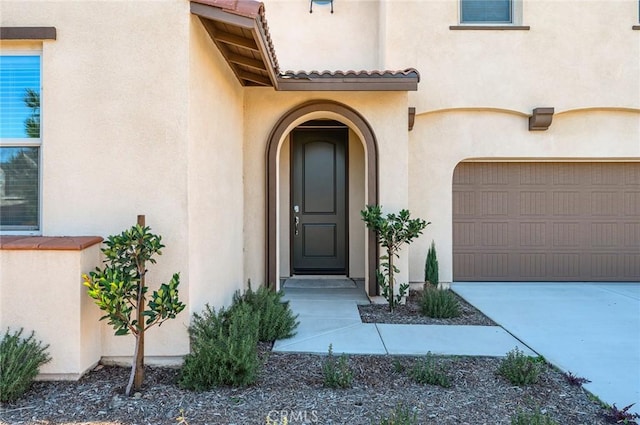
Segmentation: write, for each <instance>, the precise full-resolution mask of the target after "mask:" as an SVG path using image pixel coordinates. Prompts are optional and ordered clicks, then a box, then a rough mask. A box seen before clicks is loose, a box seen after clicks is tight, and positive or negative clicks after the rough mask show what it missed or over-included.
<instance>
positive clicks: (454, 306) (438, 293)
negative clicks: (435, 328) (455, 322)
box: [420, 287, 460, 319]
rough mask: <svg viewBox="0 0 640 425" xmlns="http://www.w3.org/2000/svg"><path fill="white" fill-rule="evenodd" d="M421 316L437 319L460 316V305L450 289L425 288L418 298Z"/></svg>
mask: <svg viewBox="0 0 640 425" xmlns="http://www.w3.org/2000/svg"><path fill="white" fill-rule="evenodd" d="M420 311H421V312H422V314H423V315H425V316H428V317H433V318H438V319H446V318H451V317H458V316H460V305H459V303H458V299H457V298H456V296H455V294H454V293H453V292H451V290H450V289H437V288H431V287H425V288H424V291H422V297H421V298H420Z"/></svg>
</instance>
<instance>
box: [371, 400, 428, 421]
mask: <svg viewBox="0 0 640 425" xmlns="http://www.w3.org/2000/svg"><path fill="white" fill-rule="evenodd" d="M378 423H379V424H380V425H418V418H417V415H416V412H413V413H412V412H411V409H409V408H408V407H406V406H405V405H404V404H398V405H396V407H395V408H394V409H393V412H391V416H388V417H386V418H384V419H381V420H380V422H378Z"/></svg>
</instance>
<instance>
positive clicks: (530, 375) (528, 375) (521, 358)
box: [498, 347, 543, 385]
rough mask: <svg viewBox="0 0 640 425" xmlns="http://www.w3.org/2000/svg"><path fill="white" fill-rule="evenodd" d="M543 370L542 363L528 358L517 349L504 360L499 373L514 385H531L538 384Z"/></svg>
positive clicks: (510, 352)
mask: <svg viewBox="0 0 640 425" xmlns="http://www.w3.org/2000/svg"><path fill="white" fill-rule="evenodd" d="M542 369H543V363H542V362H541V361H538V360H537V359H536V358H534V357H530V356H526V355H525V354H524V353H523V352H522V351H520V350H519V349H518V347H516V348H514V349H513V350H511V351H509V352H508V353H507V357H505V358H504V360H502V363H500V366H499V367H498V373H499V374H500V375H502V376H503V377H505V378H506V379H507V380H508V381H509V382H511V383H512V384H514V385H529V384H535V383H536V382H538V379H539V378H540V374H541V373H542Z"/></svg>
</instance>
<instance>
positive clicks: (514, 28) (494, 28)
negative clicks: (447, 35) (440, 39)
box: [449, 25, 531, 31]
mask: <svg viewBox="0 0 640 425" xmlns="http://www.w3.org/2000/svg"><path fill="white" fill-rule="evenodd" d="M449 29H450V30H456V31H457V30H466V31H476V30H480V31H529V30H530V29H531V27H530V26H529V25H451V26H450V27H449Z"/></svg>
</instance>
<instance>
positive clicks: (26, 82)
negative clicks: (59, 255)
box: [0, 50, 42, 234]
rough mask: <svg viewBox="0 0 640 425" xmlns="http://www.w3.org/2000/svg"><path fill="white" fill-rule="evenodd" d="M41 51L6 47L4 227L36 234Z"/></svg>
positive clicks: (1, 149) (2, 65) (0, 222)
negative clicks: (8, 48)
mask: <svg viewBox="0 0 640 425" xmlns="http://www.w3.org/2000/svg"><path fill="white" fill-rule="evenodd" d="M41 69H42V55H41V52H40V51H31V50H28V51H12V50H9V51H4V50H3V51H2V52H0V232H2V233H23V234H33V233H38V232H39V231H40V222H41V214H40V211H41V207H40V206H41V177H40V175H41V160H40V150H41V145H42V132H41V128H40V114H41V110H40V104H41V102H40V101H41V99H40V95H41V93H42V85H41V75H42V72H41Z"/></svg>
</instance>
